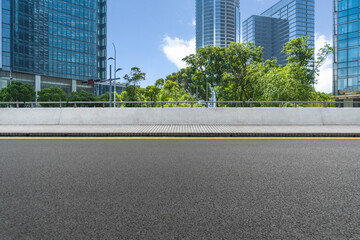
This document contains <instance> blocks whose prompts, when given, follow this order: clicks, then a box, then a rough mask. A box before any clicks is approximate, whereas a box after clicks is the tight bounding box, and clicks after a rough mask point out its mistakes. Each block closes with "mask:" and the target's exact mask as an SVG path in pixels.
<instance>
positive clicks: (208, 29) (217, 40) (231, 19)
mask: <svg viewBox="0 0 360 240" xmlns="http://www.w3.org/2000/svg"><path fill="white" fill-rule="evenodd" d="M232 42H238V43H239V42H240V2H239V0H196V49H199V48H202V47H205V46H208V45H211V46H219V47H227V46H229V44H230V43H232Z"/></svg>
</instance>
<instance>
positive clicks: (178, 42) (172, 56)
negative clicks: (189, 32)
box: [162, 36, 195, 69]
mask: <svg viewBox="0 0 360 240" xmlns="http://www.w3.org/2000/svg"><path fill="white" fill-rule="evenodd" d="M163 41H164V45H163V46H162V50H163V52H164V53H165V55H166V57H167V59H169V60H170V61H171V62H172V63H174V64H175V65H176V66H177V67H178V68H179V69H180V68H185V67H186V63H185V62H183V61H182V59H183V58H184V57H186V56H188V55H190V54H193V53H195V38H193V39H191V40H189V41H187V40H184V39H180V38H177V37H175V38H171V37H169V36H165V37H164V39H163Z"/></svg>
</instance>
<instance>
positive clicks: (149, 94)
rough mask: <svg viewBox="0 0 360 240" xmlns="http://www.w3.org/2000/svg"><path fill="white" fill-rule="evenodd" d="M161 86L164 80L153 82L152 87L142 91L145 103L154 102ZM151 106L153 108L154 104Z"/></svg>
mask: <svg viewBox="0 0 360 240" xmlns="http://www.w3.org/2000/svg"><path fill="white" fill-rule="evenodd" d="M163 85H164V79H158V80H157V81H156V82H155V84H154V86H147V87H146V88H145V89H144V98H145V101H150V102H156V101H157V99H158V96H159V94H160V91H161V88H162V86H163ZM152 106H155V104H154V103H153V104H152Z"/></svg>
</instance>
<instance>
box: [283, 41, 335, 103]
mask: <svg viewBox="0 0 360 240" xmlns="http://www.w3.org/2000/svg"><path fill="white" fill-rule="evenodd" d="M308 38H309V37H302V38H296V39H293V40H291V41H290V42H288V43H287V44H286V46H285V47H284V49H283V53H285V54H287V55H288V58H287V60H288V64H287V68H286V70H287V71H288V77H289V78H290V81H291V84H292V86H293V88H292V89H293V91H294V94H293V98H292V99H288V100H289V101H290V100H292V101H309V100H310V99H311V97H312V93H313V92H314V91H315V89H314V85H315V84H316V77H317V76H318V75H319V71H320V67H321V66H322V65H323V63H324V62H325V60H326V58H327V57H328V55H329V54H331V53H332V52H333V48H332V47H330V45H329V44H326V45H325V46H324V47H323V48H321V49H320V50H319V52H318V53H317V57H316V59H315V57H314V52H315V51H314V48H312V47H310V46H309V43H308Z"/></svg>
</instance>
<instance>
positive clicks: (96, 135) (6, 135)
mask: <svg viewBox="0 0 360 240" xmlns="http://www.w3.org/2000/svg"><path fill="white" fill-rule="evenodd" d="M0 137H346V138H358V137H360V133H228V132H227V133H219V132H217V133H211V132H208V133H186V132H184V133H146V132H144V133H51V132H46V133H0Z"/></svg>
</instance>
